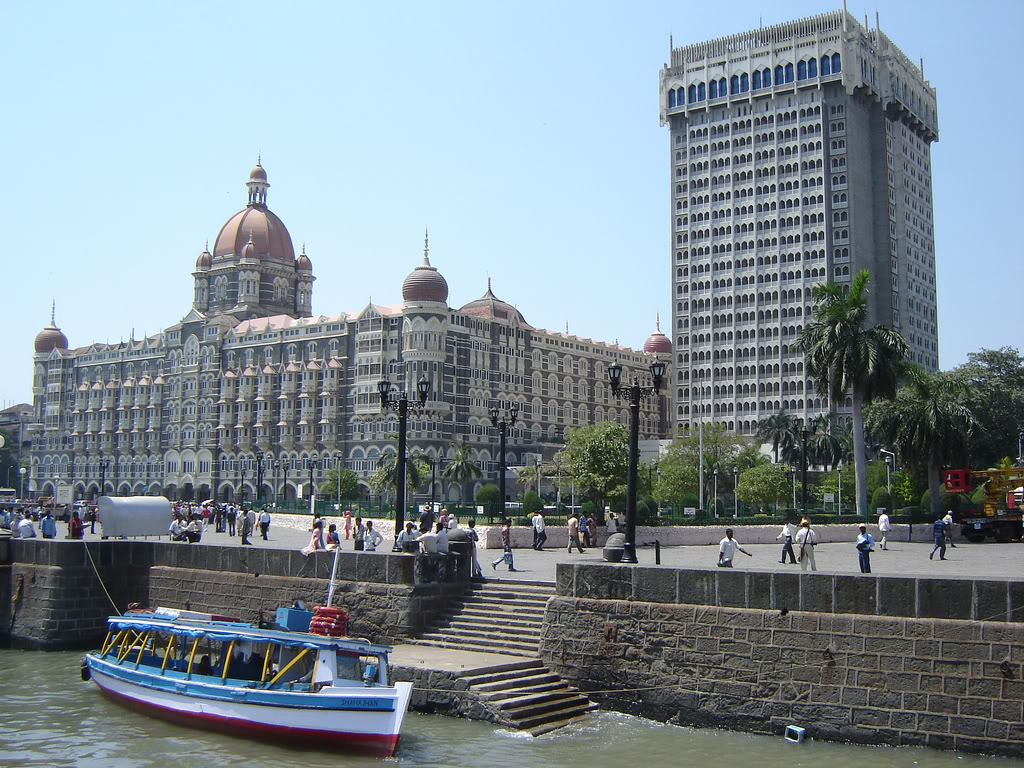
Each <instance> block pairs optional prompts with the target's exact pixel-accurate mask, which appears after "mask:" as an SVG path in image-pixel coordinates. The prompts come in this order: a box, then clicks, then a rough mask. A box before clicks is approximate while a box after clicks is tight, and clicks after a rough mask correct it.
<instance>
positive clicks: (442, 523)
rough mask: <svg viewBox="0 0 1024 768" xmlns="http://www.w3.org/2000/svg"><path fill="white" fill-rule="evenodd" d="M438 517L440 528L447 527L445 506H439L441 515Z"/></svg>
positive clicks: (446, 509)
mask: <svg viewBox="0 0 1024 768" xmlns="http://www.w3.org/2000/svg"><path fill="white" fill-rule="evenodd" d="M439 519H440V521H441V527H442V528H447V527H448V508H447V507H441V517H440V518H439Z"/></svg>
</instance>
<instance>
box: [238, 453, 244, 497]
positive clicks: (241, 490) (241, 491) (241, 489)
mask: <svg viewBox="0 0 1024 768" xmlns="http://www.w3.org/2000/svg"><path fill="white" fill-rule="evenodd" d="M238 463H239V464H240V465H241V467H242V482H241V483H240V484H239V486H238V503H239V504H240V505H242V506H245V459H242V460H241V461H239V462H238Z"/></svg>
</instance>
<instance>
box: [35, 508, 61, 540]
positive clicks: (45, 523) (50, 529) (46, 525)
mask: <svg viewBox="0 0 1024 768" xmlns="http://www.w3.org/2000/svg"><path fill="white" fill-rule="evenodd" d="M39 527H40V528H42V529H43V538H44V539H56V538H57V522H56V521H55V520H54V519H53V516H52V515H51V514H50V510H49V509H47V510H46V512H45V513H44V514H43V519H42V520H40V521H39Z"/></svg>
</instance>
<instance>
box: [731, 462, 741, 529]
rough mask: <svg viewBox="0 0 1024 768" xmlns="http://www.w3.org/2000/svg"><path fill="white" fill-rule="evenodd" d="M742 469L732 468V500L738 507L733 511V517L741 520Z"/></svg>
mask: <svg viewBox="0 0 1024 768" xmlns="http://www.w3.org/2000/svg"><path fill="white" fill-rule="evenodd" d="M739 491H740V469H739V467H737V466H733V468H732V498H733V502H734V504H735V505H736V506H735V508H734V509H733V512H732V516H733V517H735V518H737V519H738V518H739V516H740V493H739Z"/></svg>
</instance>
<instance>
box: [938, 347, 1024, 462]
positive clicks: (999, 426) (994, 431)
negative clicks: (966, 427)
mask: <svg viewBox="0 0 1024 768" xmlns="http://www.w3.org/2000/svg"><path fill="white" fill-rule="evenodd" d="M953 373H954V374H955V375H956V376H958V377H960V378H961V379H962V381H963V382H964V384H965V386H966V388H967V397H966V405H967V407H968V408H970V410H971V413H972V414H973V415H974V420H975V422H976V423H977V425H978V428H977V429H976V430H975V431H974V434H972V435H971V440H970V446H969V450H970V466H972V467H974V468H975V469H985V468H988V467H992V466H995V464H996V462H998V461H999V459H1000V458H1002V457H1004V456H1006V455H1010V456H1013V457H1016V456H1017V450H1018V444H1017V435H1018V434H1019V433H1020V432H1021V431H1024V357H1022V356H1021V354H1020V352H1019V351H1018V350H1017V349H1015V348H1014V347H1002V348H1001V349H982V350H981V351H980V352H972V353H970V354H969V355H967V362H966V363H965V364H964V365H961V366H960V367H959V368H956V369H954V371H953Z"/></svg>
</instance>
